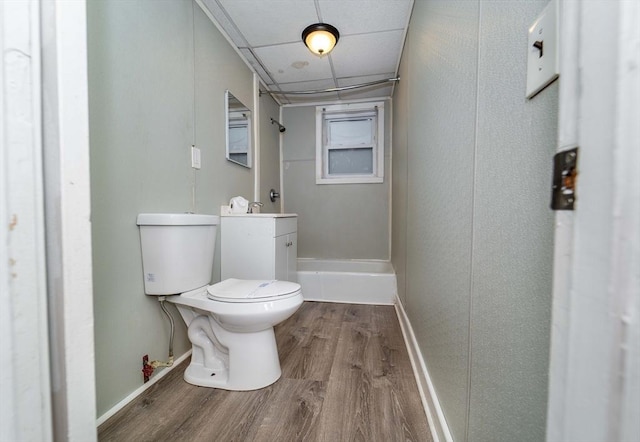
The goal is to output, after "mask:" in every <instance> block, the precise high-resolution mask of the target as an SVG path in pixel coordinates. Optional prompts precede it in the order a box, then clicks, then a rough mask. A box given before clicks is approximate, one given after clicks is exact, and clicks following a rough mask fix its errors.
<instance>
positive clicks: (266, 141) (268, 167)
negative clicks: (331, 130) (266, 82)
mask: <svg viewBox="0 0 640 442" xmlns="http://www.w3.org/2000/svg"><path fill="white" fill-rule="evenodd" d="M279 112H280V106H279V105H278V103H276V102H275V100H274V99H273V98H271V96H270V95H267V94H263V95H262V96H261V97H260V198H259V200H260V201H261V202H262V203H263V204H264V207H262V211H263V212H270V213H279V212H280V203H281V201H282V200H281V199H276V201H275V202H271V200H270V199H269V191H270V190H271V189H274V190H275V191H276V192H280V132H279V131H278V126H277V125H276V124H271V118H273V119H274V120H276V121H279V120H280V116H279ZM285 133H286V132H285Z"/></svg>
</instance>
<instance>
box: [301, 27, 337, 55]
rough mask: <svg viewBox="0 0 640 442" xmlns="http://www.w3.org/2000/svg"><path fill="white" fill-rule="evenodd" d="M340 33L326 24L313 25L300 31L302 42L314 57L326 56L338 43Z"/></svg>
mask: <svg viewBox="0 0 640 442" xmlns="http://www.w3.org/2000/svg"><path fill="white" fill-rule="evenodd" d="M338 39H340V33H339V32H338V30H337V29H336V28H335V27H333V26H331V25H328V24H326V23H314V24H312V25H310V26H307V27H306V28H305V30H304V31H302V41H303V42H304V44H305V45H306V46H307V47H308V48H309V50H310V51H311V52H313V53H314V54H316V55H319V56H321V57H322V56H323V55H327V54H328V53H329V52H331V50H332V49H333V47H334V46H335V45H336V43H338Z"/></svg>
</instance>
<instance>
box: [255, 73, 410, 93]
mask: <svg viewBox="0 0 640 442" xmlns="http://www.w3.org/2000/svg"><path fill="white" fill-rule="evenodd" d="M395 81H400V77H395V78H387V79H386V80H378V81H371V82H369V83H361V84H354V85H352V86H342V87H333V88H330V89H317V90H313V91H288V92H287V91H264V92H263V91H260V93H259V95H262V94H269V95H309V94H321V93H326V92H341V91H348V90H351V89H358V88H361V87H367V86H375V85H378V84H384V83H388V82H395Z"/></svg>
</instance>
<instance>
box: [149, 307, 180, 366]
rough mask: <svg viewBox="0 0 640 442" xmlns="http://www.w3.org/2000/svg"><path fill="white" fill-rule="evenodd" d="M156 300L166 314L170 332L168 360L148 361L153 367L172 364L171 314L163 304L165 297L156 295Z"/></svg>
mask: <svg viewBox="0 0 640 442" xmlns="http://www.w3.org/2000/svg"><path fill="white" fill-rule="evenodd" d="M158 301H160V308H162V311H163V312H164V314H165V315H167V318H169V323H170V324H171V334H170V335H169V360H168V361H167V362H163V361H151V362H149V365H150V366H151V367H153V368H158V367H171V366H172V365H173V335H174V332H175V323H174V322H173V316H171V314H170V313H169V310H167V306H166V305H164V301H165V297H164V296H158Z"/></svg>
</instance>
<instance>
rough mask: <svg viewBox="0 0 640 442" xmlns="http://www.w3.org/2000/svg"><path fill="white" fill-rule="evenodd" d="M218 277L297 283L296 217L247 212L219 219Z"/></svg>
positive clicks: (286, 214) (285, 214)
mask: <svg viewBox="0 0 640 442" xmlns="http://www.w3.org/2000/svg"><path fill="white" fill-rule="evenodd" d="M220 239H221V259H220V262H221V278H222V279H223V280H224V279H227V278H238V279H278V280H281V281H293V282H297V279H298V278H297V265H296V262H297V258H298V244H297V243H298V215H297V214H295V213H255V214H251V213H247V214H230V215H223V216H222V217H221V224H220Z"/></svg>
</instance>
